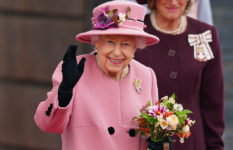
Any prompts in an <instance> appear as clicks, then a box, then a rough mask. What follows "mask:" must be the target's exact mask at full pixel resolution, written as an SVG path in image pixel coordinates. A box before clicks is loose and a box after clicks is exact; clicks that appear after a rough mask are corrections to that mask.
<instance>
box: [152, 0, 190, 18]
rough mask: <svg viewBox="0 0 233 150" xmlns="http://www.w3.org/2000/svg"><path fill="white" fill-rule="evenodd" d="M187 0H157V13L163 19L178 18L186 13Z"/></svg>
mask: <svg viewBox="0 0 233 150" xmlns="http://www.w3.org/2000/svg"><path fill="white" fill-rule="evenodd" d="M186 5H187V0H156V13H157V15H159V16H160V17H162V18H163V19H167V20H177V19H180V17H181V16H182V15H183V14H184V12H185V8H186Z"/></svg>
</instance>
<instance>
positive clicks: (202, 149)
mask: <svg viewBox="0 0 233 150" xmlns="http://www.w3.org/2000/svg"><path fill="white" fill-rule="evenodd" d="M137 1H138V2H139V3H141V4H143V3H146V0H137ZM147 2H148V7H149V8H150V10H151V13H150V14H149V15H147V16H146V18H145V24H146V25H147V28H146V29H145V31H146V32H148V33H150V34H153V35H156V36H158V37H159V38H160V43H159V44H157V45H153V46H149V47H147V48H146V49H145V51H143V52H141V51H137V52H136V54H135V59H136V60H138V61H140V62H142V63H143V64H145V65H147V66H150V67H152V68H153V69H154V71H155V73H156V76H157V79H158V89H159V96H160V97H163V96H165V95H171V94H172V93H173V92H175V94H176V100H177V102H179V103H181V104H183V106H184V107H185V108H188V109H190V110H192V111H193V112H194V113H193V114H192V116H191V118H192V119H194V120H196V123H195V125H194V126H193V127H192V129H191V133H192V136H191V137H190V138H189V139H187V140H186V141H185V143H184V144H180V143H179V142H176V143H174V150H184V149H185V150H206V149H208V150H212V149H213V150H222V149H224V143H223V140H222V134H223V131H224V92H223V91H224V89H223V73H222V63H221V50H220V45H219V38H218V34H217V31H216V28H215V27H214V26H211V25H207V24H205V23H202V22H200V21H197V20H194V19H192V18H189V17H187V16H186V13H187V11H188V10H189V8H190V6H191V5H192V0H148V1H147Z"/></svg>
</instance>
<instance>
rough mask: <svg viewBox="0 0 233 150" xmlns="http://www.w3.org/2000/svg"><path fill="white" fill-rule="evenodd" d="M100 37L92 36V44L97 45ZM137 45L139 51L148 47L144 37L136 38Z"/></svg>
mask: <svg viewBox="0 0 233 150" xmlns="http://www.w3.org/2000/svg"><path fill="white" fill-rule="evenodd" d="M98 39H99V36H98V35H93V36H91V44H92V45H95V42H96V41H98ZM135 44H136V48H137V49H144V48H145V47H146V39H145V38H144V37H138V36H135Z"/></svg>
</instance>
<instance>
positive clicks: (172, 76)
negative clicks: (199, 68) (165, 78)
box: [169, 71, 178, 79]
mask: <svg viewBox="0 0 233 150" xmlns="http://www.w3.org/2000/svg"><path fill="white" fill-rule="evenodd" d="M177 76H178V73H177V72H175V71H171V72H170V75H169V77H170V78H171V79H176V78H177Z"/></svg>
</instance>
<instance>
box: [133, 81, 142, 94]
mask: <svg viewBox="0 0 233 150" xmlns="http://www.w3.org/2000/svg"><path fill="white" fill-rule="evenodd" d="M133 84H134V86H135V89H136V91H137V92H138V93H141V91H142V89H141V84H142V80H140V79H135V80H134V81H133Z"/></svg>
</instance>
